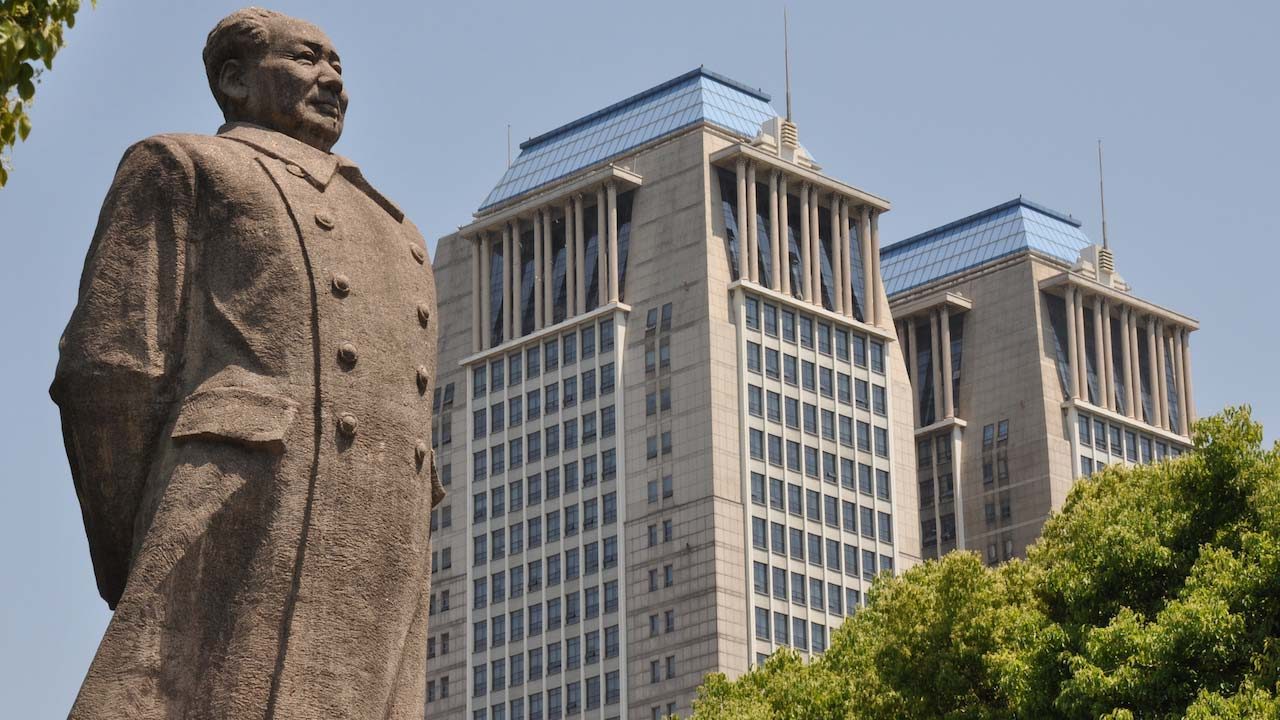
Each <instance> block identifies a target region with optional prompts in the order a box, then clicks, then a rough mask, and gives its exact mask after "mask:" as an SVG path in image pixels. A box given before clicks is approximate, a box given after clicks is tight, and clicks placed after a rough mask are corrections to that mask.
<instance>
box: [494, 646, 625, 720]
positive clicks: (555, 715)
mask: <svg viewBox="0 0 1280 720" xmlns="http://www.w3.org/2000/svg"><path fill="white" fill-rule="evenodd" d="M513 657H514V656H513ZM497 662H499V661H497V660H495V661H494V663H497ZM504 665H505V663H504ZM499 670H500V671H501V673H502V674H501V675H499V674H498V672H499ZM490 672H492V674H493V689H494V690H500V689H503V688H505V687H513V688H514V687H519V686H520V685H523V684H524V682H525V681H524V680H523V679H521V680H520V682H519V683H517V682H516V676H515V672H514V670H513V671H512V673H511V677H510V680H508V679H507V672H506V668H505V667H495V666H493V665H491V666H490V667H488V668H486V667H485V666H483V665H477V666H475V667H473V668H472V669H471V677H472V681H471V684H472V691H471V692H472V696H473V697H484V695H485V694H486V693H488V692H489V681H488V675H489V673H490ZM618 673H619V671H617V670H612V671H610V672H607V673H605V674H604V698H603V702H604V704H605V705H616V704H617V703H618V701H619V700H620V699H621V696H622V683H621V679H620V677H619V674H618ZM529 674H530V677H529V681H530V682H533V681H534V678H533V677H532V675H533V669H532V667H530V670H529ZM499 682H501V686H499ZM584 686H585V687H586V696H587V697H586V710H588V711H591V710H597V709H599V708H600V703H601V695H600V676H599V675H592V676H591V677H589V678H587V679H586V680H574V681H573V682H570V683H567V684H566V685H564V686H563V687H554V688H549V689H547V690H546V691H544V692H536V693H531V694H529V695H528V697H519V698H513V699H511V700H510V701H508V702H505V703H497V704H494V705H491V706H489V707H488V708H478V709H476V710H473V711H472V712H471V719H472V720H508V719H509V720H526V718H527V720H560V719H561V718H563V717H565V716H573V715H577V714H579V713H581V712H582V711H583V705H582V694H583V687H584ZM544 698H545V715H544ZM526 707H527V709H528V715H526V714H525V710H526Z"/></svg>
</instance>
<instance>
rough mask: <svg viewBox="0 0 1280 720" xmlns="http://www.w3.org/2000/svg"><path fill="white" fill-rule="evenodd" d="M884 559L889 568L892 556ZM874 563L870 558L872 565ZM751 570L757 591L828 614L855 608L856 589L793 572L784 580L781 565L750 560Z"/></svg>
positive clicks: (784, 574) (838, 613)
mask: <svg viewBox="0 0 1280 720" xmlns="http://www.w3.org/2000/svg"><path fill="white" fill-rule="evenodd" d="M886 557H887V556H886ZM888 559H889V561H890V562H889V564H888V566H887V567H886V568H885V569H887V570H891V569H892V567H893V563H892V558H888ZM874 564H875V563H874V559H873V561H872V565H874ZM753 570H754V572H753V580H754V585H755V592H756V594H757V595H761V596H764V597H769V595H770V594H772V595H773V597H774V599H776V600H781V601H783V602H790V603H792V604H793V605H799V606H801V607H805V606H808V607H810V608H813V609H814V610H817V611H819V612H827V613H830V614H831V615H844V614H845V613H846V612H848V614H850V615H852V614H853V613H854V612H856V611H857V609H858V604H857V600H858V598H859V597H860V595H859V593H858V591H857V590H856V589H853V588H848V589H845V588H843V586H841V585H839V584H837V583H830V582H826V583H824V582H823V580H822V578H811V577H807V576H805V575H804V574H803V573H797V572H793V573H789V575H790V578H789V579H790V582H788V572H787V570H786V569H785V568H780V567H770V566H769V565H766V564H765V563H762V562H756V563H754V567H753ZM764 639H767V638H764Z"/></svg>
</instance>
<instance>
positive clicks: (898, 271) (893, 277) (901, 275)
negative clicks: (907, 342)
mask: <svg viewBox="0 0 1280 720" xmlns="http://www.w3.org/2000/svg"><path fill="white" fill-rule="evenodd" d="M1092 244H1093V243H1092V242H1091V241H1090V240H1089V238H1088V236H1086V235H1085V234H1084V232H1083V231H1081V230H1080V222H1079V221H1078V220H1075V219H1073V218H1071V217H1069V216H1066V215H1063V214H1061V213H1058V212H1055V211H1053V210H1050V209H1048V208H1046V207H1043V206H1040V205H1037V204H1036V203H1033V202H1030V201H1028V200H1023V199H1022V198H1018V199H1016V200H1010V201H1009V202H1007V203H1003V204H1001V205H997V206H995V207H993V208H991V209H989V210H984V211H982V212H980V213H978V214H976V215H970V216H969V217H967V218H964V219H961V220H957V221H955V222H952V223H948V224H946V225H943V226H942V227H939V228H935V229H933V230H929V231H928V232H924V233H921V234H919V235H916V236H914V237H910V238H907V239H905V240H900V241H898V242H896V243H893V244H892V245H888V246H886V247H884V248H883V249H881V251H880V266H881V267H880V270H881V274H882V275H883V277H884V287H885V292H887V293H888V294H889V295H890V296H892V295H896V294H898V293H901V292H905V291H907V290H911V289H912V288H916V287H919V286H921V285H925V284H927V283H930V282H933V281H934V280H939V279H941V278H944V277H947V276H949V275H954V274H956V273H959V272H962V271H964V270H967V269H969V268H973V267H977V266H979V265H983V264H986V263H988V262H991V261H992V260H995V259H997V258H1001V257H1004V256H1006V255H1012V254H1014V253H1017V252H1021V251H1024V250H1034V251H1037V252H1040V253H1043V254H1045V255H1048V256H1050V257H1054V258H1058V259H1059V260H1062V261H1063V262H1066V263H1073V264H1074V263H1075V261H1076V259H1077V258H1078V257H1079V255H1080V251H1081V250H1083V249H1084V248H1086V247H1088V246H1090V245H1092Z"/></svg>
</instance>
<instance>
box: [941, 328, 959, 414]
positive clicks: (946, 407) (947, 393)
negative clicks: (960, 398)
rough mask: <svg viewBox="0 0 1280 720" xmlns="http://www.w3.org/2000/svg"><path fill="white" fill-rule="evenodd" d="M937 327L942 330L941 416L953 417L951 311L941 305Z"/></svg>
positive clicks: (954, 412) (954, 411)
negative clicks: (940, 315)
mask: <svg viewBox="0 0 1280 720" xmlns="http://www.w3.org/2000/svg"><path fill="white" fill-rule="evenodd" d="M941 312H942V317H941V320H940V322H939V326H940V328H941V330H942V416H943V417H944V418H950V417H955V414H956V410H955V404H954V403H955V400H954V391H953V390H952V388H951V383H952V377H951V311H950V310H948V309H947V306H946V304H945V303H944V304H943V305H942V311H941Z"/></svg>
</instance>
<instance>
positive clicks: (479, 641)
mask: <svg viewBox="0 0 1280 720" xmlns="http://www.w3.org/2000/svg"><path fill="white" fill-rule="evenodd" d="M602 587H603V594H604V613H605V614H606V615H607V614H609V613H615V612H617V611H618V581H616V580H614V581H611V582H607V583H605V584H604V585H603V586H602ZM602 587H596V586H592V587H589V588H586V589H585V590H583V591H581V592H580V593H579V592H571V593H569V594H567V595H565V596H564V598H563V603H564V604H563V606H562V605H561V598H559V597H554V598H551V599H550V600H547V602H546V605H545V607H546V622H545V630H546V632H549V633H550V632H555V631H556V630H559V629H560V628H561V627H566V628H568V627H572V626H574V625H577V624H578V623H579V622H581V621H583V620H594V619H595V618H597V617H600V611H601V605H600V596H601V591H602ZM562 608H563V616H562V615H561V612H562ZM584 611H585V617H584ZM526 612H527V613H528V619H529V637H530V638H535V637H538V636H540V635H542V632H543V629H544V623H543V603H533V604H531V605H529V606H528V607H527V608H519V609H517V610H512V611H511V612H510V613H498V614H497V615H494V616H493V617H491V618H484V619H480V620H477V621H475V622H473V623H472V624H471V652H473V653H482V652H485V651H486V650H490V649H493V648H500V647H503V646H504V645H506V644H507V642H508V640H509V641H510V642H513V643H516V642H520V641H521V640H523V639H524V638H525V614H526ZM562 623H563V625H562ZM508 630H510V632H508ZM584 637H585V638H586V648H587V651H586V663H587V664H588V665H590V664H592V663H594V662H597V661H598V660H599V659H600V631H599V630H591V631H589V632H587V633H586V635H585V636H584ZM604 637H605V645H606V646H607V648H608V651H609V653H610V654H608V655H607V657H616V656H617V653H618V626H617V625H611V626H609V627H607V628H605V632H604ZM581 643H582V638H579V637H577V636H575V637H571V638H567V639H566V640H565V647H566V649H567V650H568V655H569V669H570V670H573V669H576V668H577V667H578V663H579V660H578V651H579V648H580V647H581ZM548 648H549V651H548V655H549V657H550V658H551V659H552V660H553V661H554V662H553V663H552V668H553V669H554V670H553V671H554V672H559V671H560V643H559V642H553V643H550V644H549V645H548Z"/></svg>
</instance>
